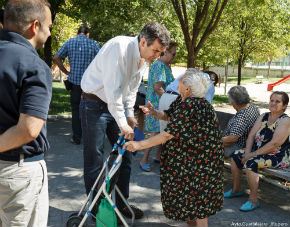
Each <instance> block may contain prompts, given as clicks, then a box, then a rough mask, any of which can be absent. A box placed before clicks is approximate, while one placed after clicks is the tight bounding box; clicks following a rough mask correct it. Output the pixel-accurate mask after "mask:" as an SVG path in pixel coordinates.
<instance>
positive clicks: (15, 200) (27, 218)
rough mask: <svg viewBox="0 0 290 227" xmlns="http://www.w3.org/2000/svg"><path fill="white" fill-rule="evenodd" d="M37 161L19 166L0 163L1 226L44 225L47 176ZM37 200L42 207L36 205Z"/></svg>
mask: <svg viewBox="0 0 290 227" xmlns="http://www.w3.org/2000/svg"><path fill="white" fill-rule="evenodd" d="M40 162H43V163H44V161H40ZM40 162H27V163H23V165H22V166H19V164H18V163H13V162H4V161H0V219H1V221H2V225H3V226H32V227H46V226H47V219H48V190H47V175H46V172H45V170H46V169H45V170H44V169H43V168H42V165H41V164H40ZM11 176H13V177H11ZM40 200H43V201H41V203H42V204H39V202H40Z"/></svg>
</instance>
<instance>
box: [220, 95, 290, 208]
mask: <svg viewBox="0 0 290 227" xmlns="http://www.w3.org/2000/svg"><path fill="white" fill-rule="evenodd" d="M288 102H289V96H288V95H287V93H285V92H279V91H275V92H273V93H272V95H271V96H270V102H269V110H270V112H267V113H264V114H262V115H261V116H260V117H259V118H258V119H257V121H256V123H255V125H254V126H253V128H252V130H251V131H250V133H249V136H248V139H247V142H246V148H245V150H237V151H235V152H234V153H233V154H232V163H231V170H232V176H233V180H234V182H233V188H232V189H230V190H229V191H228V192H226V193H224V197H225V198H232V197H237V196H241V195H243V194H244V191H243V190H242V186H241V176H242V169H246V175H247V181H248V184H249V187H250V195H249V199H248V201H247V202H246V203H244V204H243V205H242V206H241V207H240V210H241V211H251V210H254V209H256V208H258V207H259V206H260V204H259V202H258V196H257V193H258V185H259V175H258V174H257V172H258V169H260V168H268V167H275V168H285V167H287V166H289V151H290V142H289V128H290V118H289V116H288V115H287V114H285V113H284V112H285V110H286V108H287V105H288Z"/></svg>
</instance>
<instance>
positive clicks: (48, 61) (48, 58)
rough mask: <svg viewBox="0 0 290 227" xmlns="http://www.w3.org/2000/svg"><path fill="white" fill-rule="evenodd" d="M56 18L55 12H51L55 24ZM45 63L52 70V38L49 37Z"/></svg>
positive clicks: (45, 49) (46, 45)
mask: <svg viewBox="0 0 290 227" xmlns="http://www.w3.org/2000/svg"><path fill="white" fill-rule="evenodd" d="M55 16H56V12H55V11H53V10H52V11H51V20H52V23H53V22H54V19H55ZM44 61H45V62H46V64H47V65H48V66H49V68H51V65H52V49H51V36H49V37H48V38H47V40H46V42H45V44H44Z"/></svg>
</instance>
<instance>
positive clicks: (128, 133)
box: [119, 125, 134, 140]
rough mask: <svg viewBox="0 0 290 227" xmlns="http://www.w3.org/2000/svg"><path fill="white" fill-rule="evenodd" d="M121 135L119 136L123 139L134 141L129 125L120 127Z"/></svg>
mask: <svg viewBox="0 0 290 227" xmlns="http://www.w3.org/2000/svg"><path fill="white" fill-rule="evenodd" d="M120 130H121V133H120V134H119V136H124V139H128V140H133V139H134V131H133V129H132V128H131V127H130V126H129V125H125V126H122V127H120Z"/></svg>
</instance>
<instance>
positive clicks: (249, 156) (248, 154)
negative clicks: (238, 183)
mask: <svg viewBox="0 0 290 227" xmlns="http://www.w3.org/2000/svg"><path fill="white" fill-rule="evenodd" d="M256 156H257V155H256V153H255V152H248V153H245V154H243V159H242V164H243V165H244V164H245V163H246V161H248V160H249V159H251V158H253V157H256Z"/></svg>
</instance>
